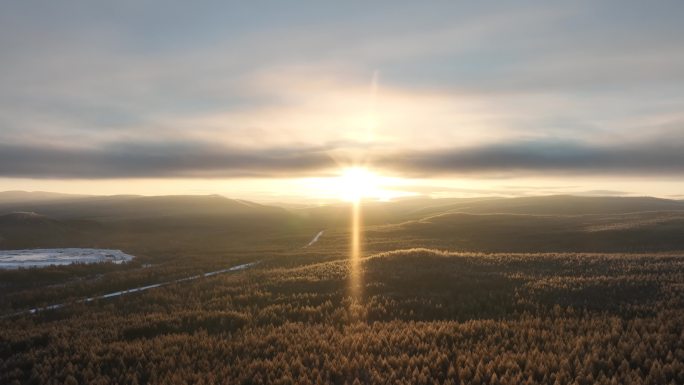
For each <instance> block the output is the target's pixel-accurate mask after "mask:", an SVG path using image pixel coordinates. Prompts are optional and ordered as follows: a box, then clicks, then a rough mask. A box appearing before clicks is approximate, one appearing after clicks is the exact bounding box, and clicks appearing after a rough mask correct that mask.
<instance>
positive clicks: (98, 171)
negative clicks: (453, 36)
mask: <svg viewBox="0 0 684 385" xmlns="http://www.w3.org/2000/svg"><path fill="white" fill-rule="evenodd" d="M360 146H361V145H355V144H354V143H346V142H342V143H332V144H329V145H325V146H309V147H305V146H301V145H294V146H291V147H277V148H273V147H272V148H259V149H256V148H247V147H223V146H219V145H214V144H208V143H198V142H183V143H177V142H172V143H153V144H135V143H122V142H115V143H111V144H109V145H107V146H104V147H98V148H63V147H55V146H26V145H20V144H14V145H13V144H2V145H0V176H4V177H29V178H85V179H102V178H141V177H160V178H170V177H239V176H256V177H288V176H311V175H327V174H328V173H329V172H330V170H331V169H334V168H335V167H339V166H338V165H337V163H336V162H335V160H334V159H333V157H332V156H331V154H336V155H339V154H344V153H345V152H349V151H351V152H353V151H354V150H359V148H360ZM683 149H684V146H682V142H681V141H677V140H673V141H672V142H670V143H657V142H650V143H641V144H639V143H632V144H624V143H623V144H616V145H613V146H596V145H589V144H583V143H578V142H562V141H556V142H552V141H522V142H514V143H508V144H494V145H483V146H479V147H471V148H451V149H440V150H434V151H415V150H404V151H401V152H397V151H391V152H390V151H388V150H382V149H380V148H366V149H364V150H363V151H364V152H366V153H369V154H374V156H373V159H372V161H371V162H370V163H369V166H370V167H373V168H378V169H380V170H384V171H386V172H390V173H394V174H401V175H404V176H413V177H431V176H438V175H473V174H477V175H478V176H494V177H508V176H514V175H520V174H534V175H549V174H550V173H556V174H581V175H590V174H599V175H601V174H605V175H639V176H648V175H661V176H662V175H680V174H684V151H683Z"/></svg>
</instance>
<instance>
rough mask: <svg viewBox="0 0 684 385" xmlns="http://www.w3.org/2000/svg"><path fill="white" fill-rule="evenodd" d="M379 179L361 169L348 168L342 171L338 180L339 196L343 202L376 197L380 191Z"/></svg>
mask: <svg viewBox="0 0 684 385" xmlns="http://www.w3.org/2000/svg"><path fill="white" fill-rule="evenodd" d="M380 184H381V181H380V178H379V177H378V176H377V175H376V174H375V173H373V172H371V171H369V170H368V169H366V168H363V167H349V168H345V169H343V170H342V175H340V176H339V178H338V187H339V191H338V193H339V196H340V198H342V199H343V200H345V201H351V202H354V201H358V200H360V199H362V198H369V197H377V195H378V192H379V191H381V186H380Z"/></svg>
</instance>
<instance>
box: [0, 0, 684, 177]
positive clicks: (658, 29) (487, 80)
mask: <svg viewBox="0 0 684 385" xmlns="http://www.w3.org/2000/svg"><path fill="white" fill-rule="evenodd" d="M298 4H301V6H300V7H296V6H293V5H291V4H284V3H279V2H272V3H270V4H268V5H267V6H264V5H263V4H255V3H235V2H218V1H208V2H201V4H196V3H192V4H190V3H187V2H182V1H174V0H171V1H161V0H148V1H143V2H139V1H127V0H124V1H119V2H112V3H110V4H95V3H93V2H90V1H77V0H75V1H65V2H42V3H41V2H7V4H3V5H2V6H0V55H1V57H2V69H1V70H0V176H2V177H6V178H81V179H107V178H143V177H144V178H147V177H162V178H174V177H212V178H213V177H215V178H219V177H221V178H223V177H225V178H230V177H244V176H256V177H279V178H280V177H288V176H303V175H321V174H323V173H326V172H329V171H330V170H331V169H332V168H334V167H337V166H339V164H340V163H339V160H340V159H354V158H356V157H359V155H358V154H359V153H363V151H362V150H364V149H366V150H368V151H366V153H365V154H363V155H361V157H362V158H363V159H365V160H368V161H369V162H371V165H373V166H376V167H379V168H383V169H385V170H387V171H388V172H391V173H393V174H399V175H404V176H424V177H431V176H440V175H461V176H472V175H477V176H480V175H491V176H499V177H501V176H503V177H506V176H515V175H519V174H537V175H541V176H544V175H548V174H555V173H573V174H592V175H595V174H601V175H640V176H650V175H681V174H682V173H684V171H683V168H684V166H683V165H684V156H683V155H682V154H683V153H684V139H683V138H684V128H683V127H684V125H682V124H681V123H682V122H683V121H684V112H682V111H684V91H683V90H684V45H682V43H681V36H684V23H682V22H681V16H682V14H684V3H683V2H681V1H660V2H657V3H649V4H646V3H645V2H643V1H636V0H635V1H630V0H627V1H624V0H623V1H602V2H595V1H576V2H572V3H569V2H567V3H565V4H552V3H549V2H545V1H531V0H530V1H517V2H515V3H512V4H504V3H501V2H499V3H498V4H494V3H491V4H490V3H489V2H472V3H464V2H444V3H440V4H431V5H430V6H425V5H423V4H420V2H401V1H392V2H382V1H378V2H372V3H368V2H354V1H351V2H344V3H337V4H334V5H331V4H321V3H320V2H299V3H298ZM376 75H378V76H376ZM378 79H379V81H378V82H377V84H376V80H378ZM75 144H78V146H75ZM342 163H344V162H342Z"/></svg>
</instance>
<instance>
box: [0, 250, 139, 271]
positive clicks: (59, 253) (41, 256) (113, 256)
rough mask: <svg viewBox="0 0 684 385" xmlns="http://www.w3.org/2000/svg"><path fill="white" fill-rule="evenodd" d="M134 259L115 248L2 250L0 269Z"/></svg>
mask: <svg viewBox="0 0 684 385" xmlns="http://www.w3.org/2000/svg"><path fill="white" fill-rule="evenodd" d="M132 259H133V256H132V255H128V254H126V253H124V252H123V251H121V250H113V249H80V248H68V249H24V250H0V269H18V268H21V267H25V268H28V267H45V266H53V265H71V264H74V263H100V262H111V263H117V264H119V263H124V262H128V261H130V260H132Z"/></svg>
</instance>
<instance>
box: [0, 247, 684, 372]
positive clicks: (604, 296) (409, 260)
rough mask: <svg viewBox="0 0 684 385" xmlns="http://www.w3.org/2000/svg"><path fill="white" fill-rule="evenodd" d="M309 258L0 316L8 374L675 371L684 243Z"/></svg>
mask: <svg viewBox="0 0 684 385" xmlns="http://www.w3.org/2000/svg"><path fill="white" fill-rule="evenodd" d="M312 255H313V254H311V255H308V254H302V255H299V256H292V257H291V258H290V259H289V260H288V262H287V263H284V262H282V261H283V259H282V258H267V259H262V260H261V261H260V262H259V263H258V264H257V265H255V266H253V267H252V268H250V269H246V270H241V271H236V272H231V273H226V274H219V275H215V276H209V277H205V278H202V279H198V280H195V281H191V282H190V281H188V282H178V283H174V284H170V285H167V286H164V287H160V288H156V289H153V290H148V291H145V292H141V293H134V294H130V295H126V296H122V297H118V298H113V299H102V300H95V301H91V302H87V303H71V304H69V305H67V306H64V307H63V308H59V309H54V310H43V311H39V312H36V313H35V314H19V315H14V316H11V317H6V318H4V319H2V320H1V321H0V327H1V329H0V330H2V332H0V383H3V384H86V383H87V384H189V383H192V384H350V385H351V384H580V385H588V384H682V383H684V260H683V259H682V258H681V257H680V256H679V255H677V254H673V253H653V254H606V253H604V254H582V253H545V254H540V253H537V254H521V253H518V254H506V253H468V252H463V253H449V252H443V251H436V250H431V249H420V248H418V249H405V250H398V251H393V252H386V253H378V254H374V255H372V256H369V257H364V258H362V259H361V260H360V261H358V262H357V263H351V262H350V261H349V260H348V259H347V258H339V259H335V258H332V259H330V260H328V261H323V262H320V261H318V259H317V258H315V257H313V256H312ZM235 262H236V263H237V262H244V261H237V260H235ZM83 268H84V267H79V266H70V267H67V268H59V267H54V268H49V269H45V270H43V271H41V274H44V275H45V279H46V280H50V279H52V280H55V279H57V278H55V277H54V276H59V275H60V274H62V275H69V274H71V275H73V276H79V274H80V273H82V272H81V271H79V269H83ZM99 269H110V270H112V271H109V272H103V271H101V272H98V276H100V277H102V276H111V275H114V276H120V277H124V276H130V278H129V280H130V282H129V283H133V282H134V281H135V280H136V279H143V278H144V279H147V280H153V279H155V278H159V277H156V276H155V274H157V273H152V272H147V271H148V270H151V269H146V268H143V267H141V266H134V265H130V266H125V267H124V266H106V265H102V266H100V267H99ZM50 270H52V271H50ZM353 270H356V271H353ZM3 274H5V276H9V275H11V274H15V275H16V274H22V272H21V271H15V272H4V273H3ZM158 274H167V275H173V274H174V271H173V269H172V268H169V271H168V272H160V273H158ZM88 277H89V276H81V278H78V279H77V281H78V282H79V283H77V284H61V285H60V284H52V285H48V286H40V287H30V285H27V284H26V283H25V282H22V281H21V280H18V281H17V282H14V283H6V282H10V281H7V280H3V282H5V286H6V287H7V289H8V290H6V291H5V294H3V296H2V307H3V309H5V313H8V312H10V310H17V309H18V308H19V305H18V304H27V303H33V304H35V305H36V306H39V305H41V304H42V305H45V304H47V303H49V302H48V301H49V300H52V299H53V298H57V297H61V298H65V297H67V298H69V297H71V298H78V297H79V295H81V293H83V292H92V291H93V290H95V291H100V292H106V291H108V290H111V289H115V288H116V287H115V286H116V283H117V282H120V281H121V280H118V279H117V280H112V281H111V282H110V281H108V280H107V279H104V278H99V279H92V277H91V278H88ZM354 277H356V278H354ZM350 285H356V287H350ZM110 286H111V287H110Z"/></svg>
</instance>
